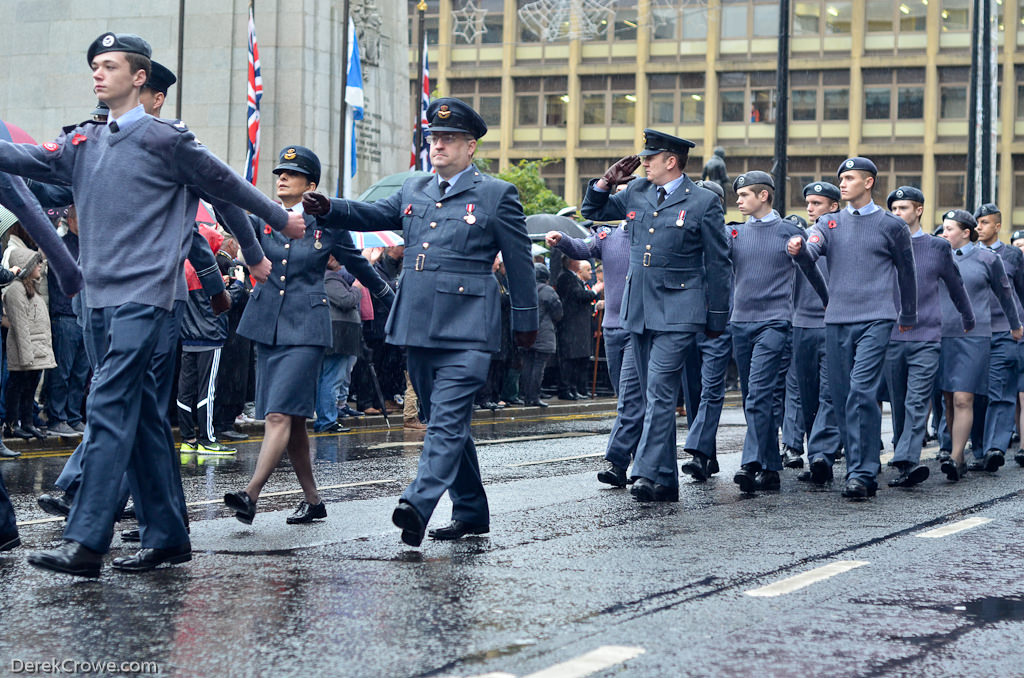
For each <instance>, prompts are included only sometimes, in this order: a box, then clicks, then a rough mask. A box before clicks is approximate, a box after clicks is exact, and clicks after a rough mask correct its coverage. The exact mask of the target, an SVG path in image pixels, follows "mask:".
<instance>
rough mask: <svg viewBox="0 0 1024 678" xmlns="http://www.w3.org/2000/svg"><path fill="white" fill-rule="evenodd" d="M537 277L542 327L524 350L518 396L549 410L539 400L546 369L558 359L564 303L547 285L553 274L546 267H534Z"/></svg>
mask: <svg viewBox="0 0 1024 678" xmlns="http://www.w3.org/2000/svg"><path fill="white" fill-rule="evenodd" d="M534 269H535V271H536V274H537V309H538V313H539V316H540V324H539V326H538V329H537V340H536V341H535V342H534V343H533V346H531V347H530V348H528V349H523V351H522V354H523V373H522V376H521V377H520V380H519V392H520V394H521V396H522V398H523V401H524V404H525V405H526V406H527V407H531V406H532V407H547V406H548V404H547V403H546V402H544V401H543V400H541V399H540V384H541V381H542V378H543V376H544V366H545V365H547V363H548V360H550V359H551V357H552V356H553V355H555V348H556V341H555V323H557V322H558V321H559V320H561V319H562V302H561V301H560V300H559V298H558V294H557V293H556V292H555V290H554V288H552V287H551V285H549V284H548V280H549V277H550V273H548V268H547V266H545V265H544V264H541V263H536V264H534Z"/></svg>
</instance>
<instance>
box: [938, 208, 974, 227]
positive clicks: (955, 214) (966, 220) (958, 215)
mask: <svg viewBox="0 0 1024 678" xmlns="http://www.w3.org/2000/svg"><path fill="white" fill-rule="evenodd" d="M942 218H943V219H950V220H952V221H955V222H957V223H959V224H963V225H964V226H966V227H967V228H969V229H971V230H972V231H973V230H974V229H976V228H977V227H978V222H977V221H976V220H975V219H974V215H973V214H971V213H970V212H968V211H967V210H949V211H948V212H946V213H944V214H943V215H942Z"/></svg>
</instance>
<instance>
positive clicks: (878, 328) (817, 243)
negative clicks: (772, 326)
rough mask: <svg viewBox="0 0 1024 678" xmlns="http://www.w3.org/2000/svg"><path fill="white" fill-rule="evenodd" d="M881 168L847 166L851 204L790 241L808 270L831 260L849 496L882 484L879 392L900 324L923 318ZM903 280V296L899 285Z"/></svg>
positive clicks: (857, 161) (830, 332)
mask: <svg viewBox="0 0 1024 678" xmlns="http://www.w3.org/2000/svg"><path fill="white" fill-rule="evenodd" d="M877 174H878V168H877V167H875V163H873V162H871V160H869V159H867V158H861V157H856V158H849V159H847V160H845V161H843V163H842V165H840V166H839V169H838V171H837V172H836V175H837V176H838V177H839V192H840V195H841V196H842V198H843V199H844V200H846V201H847V206H846V208H845V209H843V210H841V211H839V212H837V213H836V214H832V215H825V216H824V217H822V218H820V219H818V222H817V223H816V224H815V225H814V226H813V227H812V228H811V230H810V234H811V235H810V237H809V238H808V239H807V242H806V244H805V243H804V240H803V237H796V238H793V239H792V240H790V242H789V252H790V254H792V255H794V256H795V257H797V261H798V262H800V263H801V266H803V267H804V270H807V267H808V266H810V265H811V264H813V263H814V261H816V260H817V259H818V257H819V256H822V255H825V256H827V257H828V258H829V259H828V263H829V289H830V290H831V295H830V297H829V304H828V307H827V308H826V309H825V332H826V344H827V349H826V356H827V359H828V361H829V362H828V373H829V376H830V377H831V378H830V379H829V385H830V386H831V388H832V402H833V403H834V404H835V407H836V411H837V415H838V422H839V431H840V433H841V436H842V440H843V446H844V447H845V448H846V485H845V487H844V488H843V492H842V495H843V496H844V497H846V498H848V499H866V498H868V497H873V496H874V495H875V492H876V490H877V489H878V483H877V480H876V479H877V477H878V472H879V470H880V464H879V455H880V442H881V439H882V412H881V408H880V407H879V406H878V400H877V399H876V397H877V395H878V389H879V386H880V384H881V381H882V372H883V368H884V363H885V351H886V346H887V345H888V343H889V336H890V334H891V333H892V327H893V324H894V323H897V322H898V325H899V329H900V331H901V332H905V331H907V330H909V329H910V328H911V327H913V326H914V324H915V323H916V322H917V283H916V280H915V277H914V250H913V246H912V245H911V242H910V233H909V232H908V231H907V227H906V225H905V224H904V223H903V222H902V221H901V220H900V219H898V218H896V217H894V216H892V215H891V214H889V213H887V212H885V211H884V210H882V209H881V208H879V207H878V205H876V204H875V203H874V201H873V200H872V199H871V190H872V188H874V185H875V177H876V176H877ZM897 285H898V289H899V296H898V299H897V298H894V297H893V289H896V288H897Z"/></svg>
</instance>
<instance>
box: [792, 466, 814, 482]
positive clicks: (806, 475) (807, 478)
mask: <svg viewBox="0 0 1024 678" xmlns="http://www.w3.org/2000/svg"><path fill="white" fill-rule="evenodd" d="M811 463H813V462H811ZM796 479H797V480H798V481H799V482H801V483H809V482H811V472H810V471H800V473H797V474H796Z"/></svg>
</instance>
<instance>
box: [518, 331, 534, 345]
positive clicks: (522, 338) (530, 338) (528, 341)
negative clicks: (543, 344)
mask: <svg viewBox="0 0 1024 678" xmlns="http://www.w3.org/2000/svg"><path fill="white" fill-rule="evenodd" d="M535 341H537V330H530V331H529V332H519V331H518V330H517V331H516V346H518V347H519V348H530V347H531V346H533V342H535Z"/></svg>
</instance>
